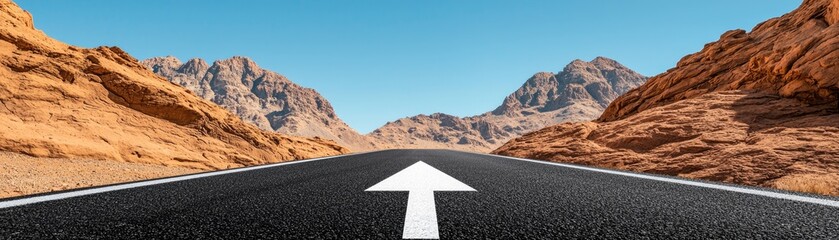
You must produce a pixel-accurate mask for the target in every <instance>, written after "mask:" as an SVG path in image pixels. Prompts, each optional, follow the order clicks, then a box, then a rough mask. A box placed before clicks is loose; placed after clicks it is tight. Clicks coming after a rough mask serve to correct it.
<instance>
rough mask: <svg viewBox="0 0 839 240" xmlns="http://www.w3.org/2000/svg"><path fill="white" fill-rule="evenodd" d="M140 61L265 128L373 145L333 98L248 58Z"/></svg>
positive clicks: (354, 146) (358, 146) (362, 146)
mask: <svg viewBox="0 0 839 240" xmlns="http://www.w3.org/2000/svg"><path fill="white" fill-rule="evenodd" d="M141 63H142V64H143V65H145V66H146V67H147V68H149V69H150V70H152V71H153V72H155V73H157V74H158V75H160V76H163V77H164V78H166V79H169V81H170V82H173V83H176V84H178V85H181V86H184V87H185V88H187V89H189V90H190V91H192V92H193V93H195V94H196V95H198V96H200V97H202V98H204V99H206V100H210V101H212V102H214V103H216V104H218V105H219V106H222V107H224V108H226V109H227V110H229V111H230V112H232V113H234V114H236V115H237V116H239V117H240V118H242V120H245V121H246V122H249V123H252V124H254V125H256V126H258V127H259V128H261V129H264V130H268V131H276V132H279V133H285V134H289V135H295V136H306V137H320V138H325V139H330V140H334V141H336V142H338V143H339V144H341V145H343V146H348V147H350V148H351V149H352V150H355V151H361V150H370V149H373V148H374V144H373V143H372V142H371V141H370V140H368V139H366V138H365V137H364V136H362V135H361V134H358V133H357V132H356V131H355V130H353V129H352V128H350V127H349V126H348V125H347V124H346V123H344V121H342V120H341V119H340V118H338V116H337V115H336V114H335V110H334V109H333V108H332V105H331V104H329V101H327V100H326V99H325V98H324V97H323V96H321V95H320V94H319V93H318V92H317V91H315V90H314V89H310V88H304V87H301V86H299V85H297V84H295V83H293V82H291V81H290V80H289V79H287V78H286V77H285V76H283V75H280V74H278V73H275V72H271V71H268V70H265V69H262V68H260V67H259V66H258V65H257V64H256V63H255V62H254V61H252V60H251V59H249V58H245V57H233V58H230V59H225V60H219V61H215V62H213V64H212V65H208V64H207V63H206V62H205V61H204V60H202V59H191V60H189V61H187V62H186V63H181V61H180V60H178V59H177V58H174V57H157V58H151V59H146V60H143V61H142V62H141Z"/></svg>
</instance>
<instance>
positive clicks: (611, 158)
mask: <svg viewBox="0 0 839 240" xmlns="http://www.w3.org/2000/svg"><path fill="white" fill-rule="evenodd" d="M837 5H839V4H837V1H832V0H806V1H804V3H803V4H802V5H801V6H800V7H799V8H798V9H796V10H794V11H793V12H791V13H789V14H786V15H784V16H782V17H779V18H774V19H770V20H768V21H766V22H764V23H761V24H759V25H758V26H756V27H755V28H754V29H753V30H752V31H751V32H745V31H743V30H734V31H729V32H726V33H725V34H723V35H722V37H721V38H720V40H719V41H717V42H714V43H710V44H707V45H706V46H705V48H703V49H702V51H700V52H698V53H694V54H691V55H688V56H686V57H684V58H683V59H682V60H681V61H679V63H678V64H677V66H676V67H675V68H673V69H670V70H668V71H667V72H665V73H663V74H661V75H658V76H655V77H653V78H651V79H650V80H649V81H648V82H647V83H646V84H644V85H642V86H641V87H639V88H637V89H635V90H631V91H629V92H628V93H627V94H625V95H623V96H621V97H619V98H618V99H617V100H615V101H614V102H613V103H612V104H611V105H609V107H608V108H607V110H606V111H605V112H604V113H603V115H602V116H601V117H600V118H599V121H597V122H586V123H574V124H571V123H569V124H561V125H556V126H552V127H548V128H545V129H542V130H539V131H536V132H533V133H530V134H527V135H525V136H523V137H521V138H517V139H514V140H511V141H510V142H508V143H506V144H505V145H504V146H502V147H500V148H498V149H497V150H495V151H494V153H497V154H503V155H510V156H518V157H526V158H535V159H545V160H551V161H561V162H572V163H579V164H587V165H596V166H603V167H612V168H619V169H626V170H633V171H642V172H651V173H661V174H669V175H677V176H682V177H689V178H699V179H707V180H714V181H724V182H731V183H739V184H747V185H755V186H765V187H775V188H780V189H787V190H795V191H805V192H812V193H820V194H832V195H839V187H838V186H839V174H837V173H839V109H837V103H836V101H837V96H838V95H837V89H839V80H837V79H839V65H837V64H836V63H837V62H839V51H837V50H839V44H837V43H839V40H837V39H839V38H837V35H838V34H839V25H837V16H839V15H837V9H839V8H837Z"/></svg>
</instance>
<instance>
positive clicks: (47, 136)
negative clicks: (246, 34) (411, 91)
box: [0, 0, 347, 169]
mask: <svg viewBox="0 0 839 240" xmlns="http://www.w3.org/2000/svg"><path fill="white" fill-rule="evenodd" d="M0 103H2V104H0V122H2V124H0V150H3V151H11V152H19V153H25V154H28V155H32V156H38V157H85V158H95V159H106V160H116V161H124V162H140V163H153V164H162V165H172V166H184V167H190V168H199V169H221V168H228V167H238V166H245V165H253V164H260V163H269V162H276V161H283V160H292V159H301V158H311V157H317V156H324V155H333V154H339V153H344V152H347V150H346V149H345V148H343V147H341V146H339V145H337V144H335V143H334V142H331V141H327V140H323V139H306V138H301V137H288V136H284V135H280V134H276V133H267V132H263V131H261V130H259V129H257V128H256V127H253V126H251V125H248V124H245V123H244V122H242V121H241V120H239V119H238V118H237V117H236V116H234V115H232V114H230V113H229V112H227V111H226V110H224V109H222V108H220V107H218V106H216V105H215V104H212V103H210V102H207V101H204V100H202V99H200V98H197V97H195V96H194V95H192V94H191V93H189V92H188V91H187V90H186V89H184V88H182V87H180V86H177V85H175V84H171V83H169V82H168V81H166V80H165V79H163V78H160V77H158V76H156V75H154V73H152V72H150V71H148V70H147V69H145V67H144V66H142V65H141V64H140V63H139V62H137V60H136V59H134V58H133V57H131V56H130V55H128V54H127V53H125V52H124V51H122V50H121V49H119V48H117V47H99V48H94V49H82V48H78V47H74V46H69V45H66V44H64V43H61V42H58V41H57V40H54V39H52V38H49V37H48V36H46V35H45V34H44V33H43V32H41V31H39V30H37V29H35V28H34V25H33V24H32V18H31V16H30V15H29V13H27V12H26V11H23V10H22V9H20V8H19V7H18V6H17V5H16V4H14V3H13V2H11V1H9V0H0Z"/></svg>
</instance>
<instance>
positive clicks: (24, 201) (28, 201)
mask: <svg viewBox="0 0 839 240" xmlns="http://www.w3.org/2000/svg"><path fill="white" fill-rule="evenodd" d="M373 152H379V151H370V152H360V153H351V154H343V155H335V156H328V157H321V158H312V159H304V160H295V161H289V162H281V163H271V164H265V165H258V166H251V167H241V168H234V169H228V170H219V171H214V172H206V173H196V174H192V175H186V176H180V177H169V178H163V179H157V180H149V181H142V182H133V183H126V184H117V185H111V186H104V187H94V188H89V189H84V190H78V191H69V192H62V193H56V194H47V195H40V196H34V197H28V198H21V199H14V200H9V201H3V202H0V209H4V208H10V207H17V206H22V205H27V204H33V203H40V202H47V201H54V200H60V199H66V198H72V197H79V196H85V195H91V194H97V193H104V192H111V191H117V190H124V189H129V188H138V187H145V186H151V185H157V184H163V183H171V182H178V181H184V180H190V179H196V178H204V177H210V176H217V175H223V174H230V173H238V172H245V171H252V170H258V169H263V168H271V167H279V166H284V165H291V164H298V163H305V162H312V161H318V160H326V159H332V158H339V157H348V156H353V155H359V154H367V153H373Z"/></svg>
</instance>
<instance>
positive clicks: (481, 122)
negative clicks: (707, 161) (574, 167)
mask: <svg viewBox="0 0 839 240" xmlns="http://www.w3.org/2000/svg"><path fill="white" fill-rule="evenodd" d="M645 80H646V78H645V77H644V76H642V75H640V74H638V73H636V72H634V71H632V70H631V69H629V68H627V67H625V66H623V65H621V64H620V63H618V62H617V61H615V60H612V59H608V58H604V57H597V58H595V59H594V60H592V61H591V62H586V61H581V60H575V61H573V62H571V63H569V64H568V65H567V66H565V68H564V69H563V70H562V71H561V72H559V73H556V74H554V73H549V72H541V73H537V74H535V75H533V77H531V78H530V79H528V80H527V81H526V82H525V83H524V84H523V85H522V86H521V87H520V88H519V89H518V90H516V91H515V92H513V93H512V94H510V95H509V96H507V98H505V99H504V101H503V103H502V104H501V106H499V107H498V108H496V109H495V110H493V111H490V112H487V113H484V114H481V115H478V116H472V117H466V118H459V117H455V116H451V115H446V114H442V113H436V114H432V115H418V116H414V117H408V118H402V119H399V120H396V121H394V122H390V123H388V124H385V125H384V126H382V127H381V128H379V129H376V130H375V131H373V132H372V133H370V134H368V136H369V137H370V138H372V139H376V140H378V141H380V142H381V145H382V146H385V147H390V148H449V149H459V150H468V151H476V152H489V151H491V150H492V149H495V148H497V147H499V146H501V144H503V143H504V142H506V141H507V140H509V139H511V138H513V137H517V136H520V135H521V134H524V133H527V132H530V131H534V130H538V129H540V128H543V127H546V126H550V125H553V124H557V123H561V122H572V121H587V120H591V119H594V118H596V117H597V116H598V115H599V114H600V113H601V112H602V111H603V109H605V108H606V106H608V104H609V102H611V101H612V100H614V99H615V98H616V97H618V96H619V95H620V94H623V93H625V92H626V91H628V90H629V89H632V88H635V87H637V86H639V85H641V84H642V83H643V82H644V81H645Z"/></svg>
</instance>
